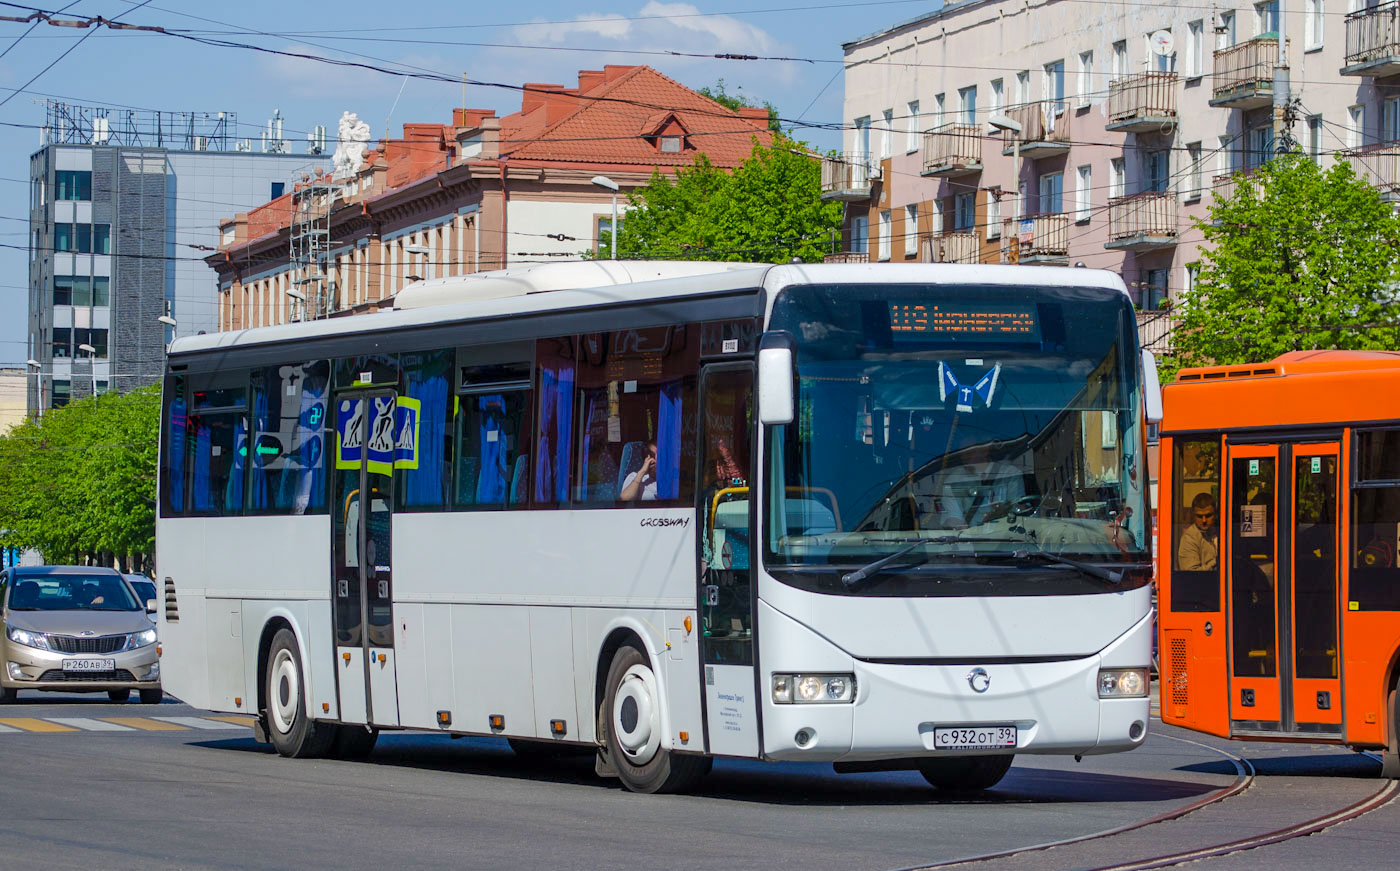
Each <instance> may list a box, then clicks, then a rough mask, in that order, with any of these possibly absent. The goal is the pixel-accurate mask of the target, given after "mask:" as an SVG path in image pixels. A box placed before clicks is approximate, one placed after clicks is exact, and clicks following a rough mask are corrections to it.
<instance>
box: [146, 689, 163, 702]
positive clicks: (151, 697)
mask: <svg viewBox="0 0 1400 871" xmlns="http://www.w3.org/2000/svg"><path fill="white" fill-rule="evenodd" d="M163 701H165V690H141V704H143V705H158V704H160V703H161V702H163Z"/></svg>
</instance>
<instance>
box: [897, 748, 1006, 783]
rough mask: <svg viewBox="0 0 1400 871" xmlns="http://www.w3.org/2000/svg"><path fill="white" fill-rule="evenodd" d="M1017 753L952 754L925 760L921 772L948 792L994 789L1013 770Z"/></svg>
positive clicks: (925, 777) (920, 768) (930, 781)
mask: <svg viewBox="0 0 1400 871" xmlns="http://www.w3.org/2000/svg"><path fill="white" fill-rule="evenodd" d="M1014 758H1015V756H1014V754H1010V753H1008V754H1006V755H1004V756H952V757H949V758H946V759H925V760H924V761H922V762H920V763H919V773H920V774H922V775H923V776H924V780H927V781H928V782H929V783H930V784H931V785H933V786H936V787H938V788H939V789H942V790H947V791H949V792H975V791H976V790H980V789H991V788H992V787H994V786H996V785H997V784H998V783H1000V782H1001V779H1002V778H1003V777H1005V776H1006V772H1007V771H1009V770H1010V769H1011V760H1012V759H1014Z"/></svg>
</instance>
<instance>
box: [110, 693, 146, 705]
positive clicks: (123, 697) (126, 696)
mask: <svg viewBox="0 0 1400 871" xmlns="http://www.w3.org/2000/svg"><path fill="white" fill-rule="evenodd" d="M107 698H108V699H109V700H111V701H113V702H116V703H117V704H119V705H124V704H126V703H127V702H128V701H130V700H131V690H108V691H107ZM142 701H145V699H142Z"/></svg>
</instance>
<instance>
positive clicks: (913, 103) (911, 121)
mask: <svg viewBox="0 0 1400 871" xmlns="http://www.w3.org/2000/svg"><path fill="white" fill-rule="evenodd" d="M906 109H907V110H908V113H909V114H908V115H907V116H906V117H905V122H906V124H907V125H908V126H907V127H906V128H905V131H906V133H905V142H904V150H905V151H906V152H907V153H909V154H913V153H914V152H916V151H918V150H919V101H918V100H910V101H909V104H908V105H907V106H906Z"/></svg>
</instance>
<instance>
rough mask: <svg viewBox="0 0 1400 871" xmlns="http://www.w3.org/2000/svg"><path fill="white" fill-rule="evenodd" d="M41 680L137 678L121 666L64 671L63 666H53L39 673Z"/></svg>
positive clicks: (75, 681)
mask: <svg viewBox="0 0 1400 871" xmlns="http://www.w3.org/2000/svg"><path fill="white" fill-rule="evenodd" d="M39 680H41V681H63V682H67V683H110V682H112V681H130V680H136V678H135V677H134V676H132V674H131V672H129V671H127V670H126V669H124V668H119V669H117V670H116V671H64V670H63V669H61V668H51V669H49V670H48V671H46V672H44V673H43V674H41V675H39Z"/></svg>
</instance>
